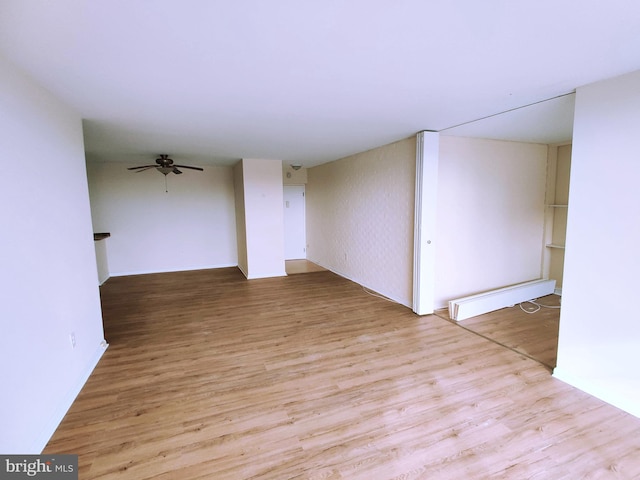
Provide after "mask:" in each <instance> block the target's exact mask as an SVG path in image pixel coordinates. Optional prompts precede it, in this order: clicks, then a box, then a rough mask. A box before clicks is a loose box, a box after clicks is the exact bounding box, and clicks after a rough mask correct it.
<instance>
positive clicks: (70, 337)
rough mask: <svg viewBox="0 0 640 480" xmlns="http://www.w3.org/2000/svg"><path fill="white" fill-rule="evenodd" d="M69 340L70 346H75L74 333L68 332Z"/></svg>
mask: <svg viewBox="0 0 640 480" xmlns="http://www.w3.org/2000/svg"><path fill="white" fill-rule="evenodd" d="M69 341H71V348H76V333H75V332H71V333H70V334H69Z"/></svg>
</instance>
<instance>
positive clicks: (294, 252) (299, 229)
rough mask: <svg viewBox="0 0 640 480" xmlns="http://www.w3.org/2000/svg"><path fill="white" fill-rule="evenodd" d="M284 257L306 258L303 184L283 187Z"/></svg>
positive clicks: (288, 258)
mask: <svg viewBox="0 0 640 480" xmlns="http://www.w3.org/2000/svg"><path fill="white" fill-rule="evenodd" d="M283 198H284V258H285V260H296V259H301V258H307V237H306V231H305V230H306V227H305V197H304V185H286V186H285V187H284V196H283Z"/></svg>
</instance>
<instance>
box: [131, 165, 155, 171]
mask: <svg viewBox="0 0 640 480" xmlns="http://www.w3.org/2000/svg"><path fill="white" fill-rule="evenodd" d="M154 167H156V165H142V166H140V167H129V168H127V170H139V169H141V168H154Z"/></svg>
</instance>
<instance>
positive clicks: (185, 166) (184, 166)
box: [175, 165, 204, 172]
mask: <svg viewBox="0 0 640 480" xmlns="http://www.w3.org/2000/svg"><path fill="white" fill-rule="evenodd" d="M175 166H176V167H180V168H189V169H191V170H200V171H201V172H202V171H204V168H200V167H190V166H189V165H175Z"/></svg>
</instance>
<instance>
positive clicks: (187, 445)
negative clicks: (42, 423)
mask: <svg viewBox="0 0 640 480" xmlns="http://www.w3.org/2000/svg"><path fill="white" fill-rule="evenodd" d="M101 294H102V298H103V309H104V321H105V330H106V338H107V340H108V341H109V343H110V347H109V349H108V350H107V351H106V352H105V354H104V356H103V358H102V360H101V361H100V363H99V365H98V366H97V368H96V370H95V372H94V374H93V375H92V376H91V378H90V379H89V381H88V382H87V384H86V386H85V388H84V389H83V390H82V392H81V393H80V395H79V397H78V399H77V401H76V402H75V403H74V405H73V406H72V408H71V410H70V411H69V413H68V414H67V416H66V417H65V419H64V420H63V422H62V424H61V425H60V427H59V429H58V431H57V432H56V434H55V435H54V437H53V438H52V440H51V441H50V443H49V445H48V446H47V448H46V450H45V452H46V453H77V454H79V460H80V478H81V479H103V480H112V479H135V480H143V479H151V478H153V479H160V480H165V479H234V480H236V479H249V478H256V479H294V478H295V479H356V480H357V479H367V480H385V479H430V480H431V479H485V478H508V479H527V478H530V479H545V480H546V479H553V480H556V479H571V480H574V479H580V478H624V479H631V478H640V419H638V418H635V417H633V416H631V415H629V414H626V413H624V412H622V411H620V410H618V409H616V408H614V407H612V406H610V405H607V404H605V403H603V402H601V401H600V400H597V399H595V398H593V397H590V396H589V395H587V394H585V393H583V392H580V391H578V390H576V389H574V388H572V387H570V386H568V385H566V384H564V383H562V382H560V381H559V380H556V379H554V378H552V377H551V376H550V374H549V371H548V369H547V368H545V367H544V366H543V365H541V364H540V363H538V362H536V361H533V360H531V359H529V358H527V357H525V356H523V355H519V354H518V353H516V352H514V351H512V350H509V349H506V348H503V347H501V346H499V345H497V344H495V343H492V342H490V341H487V340H486V339H484V338H482V337H480V336H478V335H475V334H473V333H471V332H469V331H466V330H464V329H462V328H460V327H458V326H457V325H454V324H452V323H450V322H449V321H446V320H443V319H442V318H439V317H437V316H434V315H430V316H424V317H418V316H416V315H415V314H413V313H412V312H411V311H410V310H409V309H407V308H405V307H402V306H399V305H396V304H393V303H390V302H387V301H385V300H382V299H379V298H376V297H373V296H371V295H368V294H367V293H366V292H364V291H363V290H362V288H361V287H360V286H358V285H356V284H354V283H352V282H349V281H347V280H345V279H342V278H340V277H338V276H336V275H334V274H333V273H331V272H327V271H325V272H317V273H309V274H306V275H292V276H289V277H280V278H272V279H262V280H250V281H247V280H245V279H244V278H243V277H242V275H241V273H240V272H239V271H238V270H237V269H234V268H227V269H219V270H203V271H196V272H181V273H169V274H156V275H146V276H137V277H119V278H112V279H110V280H109V281H108V282H107V283H106V284H105V285H104V286H103V287H102V289H101Z"/></svg>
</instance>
